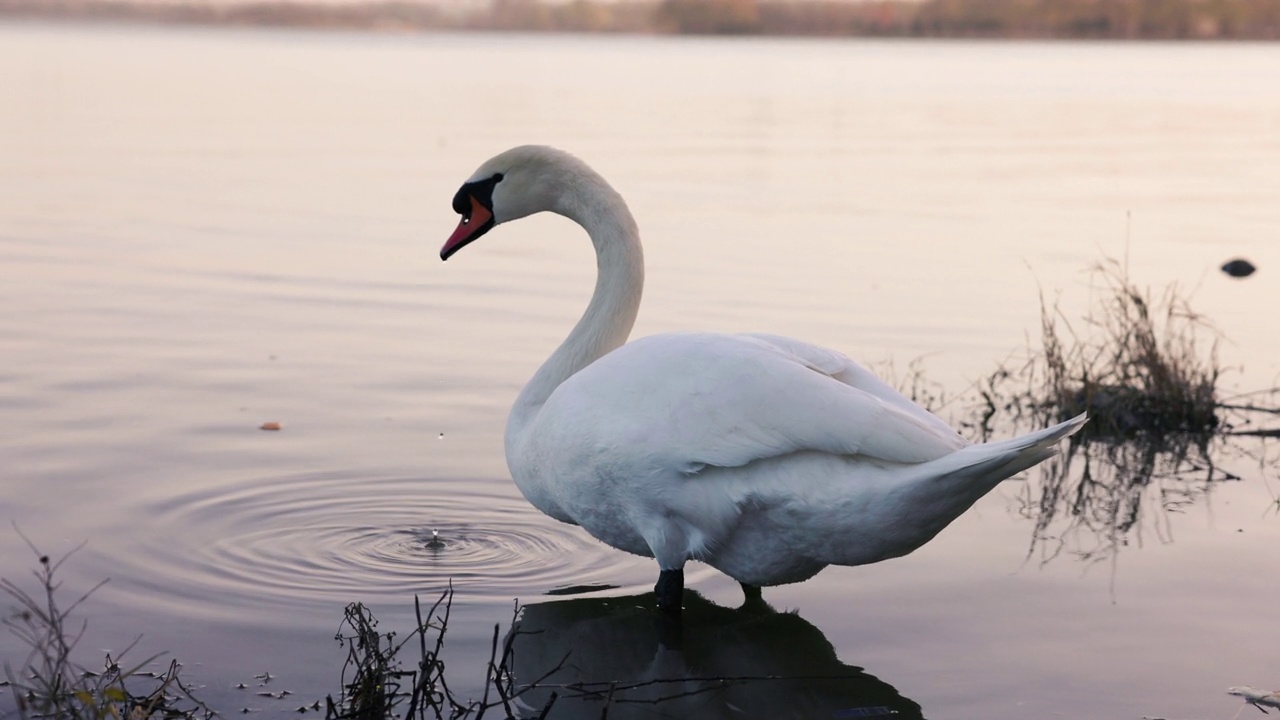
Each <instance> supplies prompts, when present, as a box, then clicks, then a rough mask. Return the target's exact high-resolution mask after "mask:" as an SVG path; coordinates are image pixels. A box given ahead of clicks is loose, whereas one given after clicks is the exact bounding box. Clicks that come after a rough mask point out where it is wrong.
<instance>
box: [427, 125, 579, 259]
mask: <svg viewBox="0 0 1280 720" xmlns="http://www.w3.org/2000/svg"><path fill="white" fill-rule="evenodd" d="M594 175H595V173H593V172H592V171H591V170H589V169H588V168H587V166H586V165H585V164H584V163H583V162H582V161H581V160H579V159H577V158H576V157H574V156H572V155H570V154H569V153H567V152H564V151H563V150H556V149H555V148H549V147H544V146H541V145H522V146H520V147H516V148H512V149H510V150H507V151H506V152H504V153H501V154H499V155H496V156H494V157H493V158H491V159H490V160H489V161H487V162H486V163H485V164H483V165H481V166H480V169H479V170H476V171H475V172H474V173H472V175H471V177H470V178H469V179H468V180H467V181H466V182H464V183H463V184H462V187H461V188H459V189H458V192H457V194H456V195H454V196H453V209H454V210H455V211H456V212H457V213H458V214H459V215H461V216H462V222H460V223H458V229H456V230H454V231H453V234H452V235H450V236H449V239H448V240H446V241H445V243H444V247H442V248H440V259H441V260H448V259H449V256H450V255H453V254H454V253H455V252H457V251H459V250H461V249H462V248H463V247H464V246H466V245H467V244H469V243H470V242H471V241H473V240H475V239H476V238H478V237H480V236H481V235H484V234H485V233H487V232H489V230H490V229H492V228H493V227H494V226H495V225H500V224H502V223H504V222H507V221H510V220H518V219H520V218H522V217H525V216H526V215H532V214H533V213H536V212H542V211H544V210H551V211H554V212H561V213H563V212H564V208H562V207H561V199H562V198H563V197H564V195H565V193H566V190H568V189H569V188H571V187H574V186H576V185H578V184H579V183H578V182H577V181H579V180H581V179H583V178H587V177H592V176H594Z"/></svg>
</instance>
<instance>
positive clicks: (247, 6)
mask: <svg viewBox="0 0 1280 720" xmlns="http://www.w3.org/2000/svg"><path fill="white" fill-rule="evenodd" d="M0 16H38V17H75V18H88V19H117V20H139V21H155V22H174V23H197V24H235V25H277V26H300V27H332V28H352V29H402V30H413V29H454V30H511V31H553V32H629V33H667V34H700V35H807V36H852V37H940V38H1064V39H1247V40H1277V39H1280V0H863V1H861V2H849V1H848V0H633V1H631V2H607V1H605V0H573V1H571V2H567V3H566V2H554V3H553V2H538V0H492V2H491V3H489V5H488V6H487V7H483V8H480V9H475V10H472V11H469V12H464V11H459V10H457V9H449V10H446V9H444V8H443V6H440V5H433V4H423V3H418V2H412V0H381V1H379V0H371V1H365V2H359V3H355V2H340V1H335V0H331V1H330V2H315V3H303V2H293V1H288V0H246V1H244V2H236V3H221V2H215V1H213V0H176V1H174V2H163V3H153V2H138V1H137V0H0Z"/></svg>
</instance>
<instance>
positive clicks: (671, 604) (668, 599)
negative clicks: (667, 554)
mask: <svg viewBox="0 0 1280 720" xmlns="http://www.w3.org/2000/svg"><path fill="white" fill-rule="evenodd" d="M653 592H654V594H655V595H657V596H658V609H659V610H661V611H662V612H663V613H665V614H667V615H670V616H672V617H677V618H678V617H680V611H681V610H682V609H683V608H684V569H683V568H677V569H675V570H663V571H662V572H660V573H658V584H657V585H654V586H653Z"/></svg>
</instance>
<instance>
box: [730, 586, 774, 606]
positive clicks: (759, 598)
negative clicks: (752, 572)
mask: <svg viewBox="0 0 1280 720" xmlns="http://www.w3.org/2000/svg"><path fill="white" fill-rule="evenodd" d="M738 584H739V585H741V586H742V598H743V599H742V607H741V608H740V609H741V610H745V611H747V612H754V613H762V614H763V613H771V612H773V608H771V607H769V603H767V602H765V601H764V593H762V592H760V586H759V585H748V584H746V583H744V582H739V583H738Z"/></svg>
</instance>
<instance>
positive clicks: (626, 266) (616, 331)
mask: <svg viewBox="0 0 1280 720" xmlns="http://www.w3.org/2000/svg"><path fill="white" fill-rule="evenodd" d="M551 211H552V212H556V213H558V214H560V215H564V216H565V217H567V218H569V219H570V220H573V221H574V222H576V223H578V224H579V225H581V226H582V227H583V228H584V229H585V230H586V231H587V234H588V235H589V236H590V237H591V243H592V244H593V245H594V246H595V249H596V266H597V275H596V287H595V292H594V293H592V295H591V302H590V303H589V304H588V305H587V309H586V312H584V313H583V314H582V318H581V319H579V320H578V324H577V325H575V326H574V328H573V330H572V331H571V332H570V333H569V336H568V337H567V338H565V341H564V342H563V343H561V344H560V347H559V348H557V349H556V351H555V352H553V353H552V354H551V357H549V358H547V361H546V362H544V363H543V364H542V367H540V368H538V371H537V372H536V373H534V375H533V378H532V379H530V380H529V383H528V384H527V385H525V387H524V390H523V391H521V393H520V396H519V397H518V398H517V399H516V403H515V406H514V407H513V408H512V410H511V417H510V418H509V420H508V422H507V439H508V442H510V441H511V440H513V439H515V438H517V437H519V436H520V434H521V431H522V430H523V429H524V427H525V426H526V425H527V424H528V423H529V421H530V420H532V419H533V418H534V417H535V416H536V415H537V412H538V410H539V409H540V408H541V407H542V405H543V403H545V402H546V401H547V398H548V397H550V396H551V393H552V392H553V391H555V389H556V388H557V387H559V386H560V383H562V382H564V381H565V380H568V379H569V378H570V377H571V376H572V375H573V374H574V373H576V372H578V371H579V370H581V369H583V368H585V367H586V366H588V365H590V364H591V363H592V362H594V361H595V360H597V359H598V358H600V357H602V356H603V355H605V354H606V353H608V352H610V351H611V350H614V349H615V348H617V347H619V346H621V345H622V344H623V343H625V342H626V341H627V336H628V335H630V334H631V327H632V326H633V325H634V324H635V321H636V314H637V312H639V309H640V295H641V292H642V290H643V288H644V252H643V250H642V249H641V247H640V233H639V230H638V229H637V228H636V223H635V220H634V219H633V218H632V217H631V211H630V210H628V209H627V205H626V203H625V202H624V201H623V199H622V196H620V195H619V194H618V193H617V192H616V191H614V189H613V188H612V187H610V186H609V184H608V183H607V182H605V181H604V179H603V178H601V177H600V176H599V175H596V174H595V173H594V172H592V171H590V170H587V169H586V168H585V166H584V167H583V168H582V169H581V170H580V171H579V172H577V173H575V174H574V175H573V177H572V178H570V179H568V181H566V182H565V184H564V187H563V190H562V192H560V193H559V196H558V198H556V200H555V201H554V203H553V207H552V208H551Z"/></svg>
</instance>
